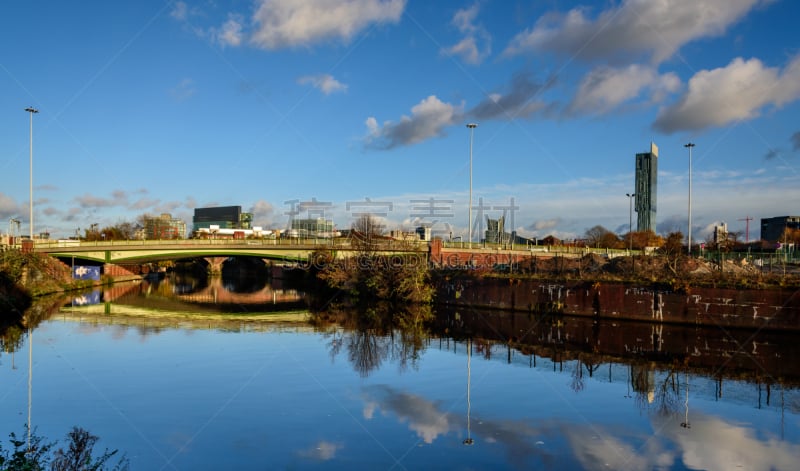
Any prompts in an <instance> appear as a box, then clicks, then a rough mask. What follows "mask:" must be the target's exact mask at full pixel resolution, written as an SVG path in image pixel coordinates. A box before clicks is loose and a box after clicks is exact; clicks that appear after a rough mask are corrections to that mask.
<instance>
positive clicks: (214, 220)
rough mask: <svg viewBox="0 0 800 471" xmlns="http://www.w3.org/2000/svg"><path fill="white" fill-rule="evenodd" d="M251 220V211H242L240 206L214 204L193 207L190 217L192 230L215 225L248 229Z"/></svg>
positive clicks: (221, 227)
mask: <svg viewBox="0 0 800 471" xmlns="http://www.w3.org/2000/svg"><path fill="white" fill-rule="evenodd" d="M252 221H253V215H252V214H251V213H243V212H242V207H241V206H216V207H213V208H195V209H194V217H193V218H192V225H193V226H194V227H193V228H192V232H197V231H198V230H200V229H209V228H210V227H211V226H217V227H219V228H220V229H250V223H251V222H252Z"/></svg>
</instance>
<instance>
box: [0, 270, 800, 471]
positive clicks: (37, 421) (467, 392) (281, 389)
mask: <svg viewBox="0 0 800 471" xmlns="http://www.w3.org/2000/svg"><path fill="white" fill-rule="evenodd" d="M208 288H209V286H203V287H200V288H197V287H195V288H192V289H189V290H187V289H184V288H181V287H180V286H179V285H171V284H170V283H169V282H167V281H164V282H162V283H160V284H157V285H149V284H147V283H142V284H138V285H126V286H125V287H124V288H122V287H121V286H117V287H115V288H114V289H115V290H117V291H116V292H115V293H111V292H107V293H104V294H96V295H94V298H92V296H91V295H88V296H86V297H84V298H81V299H78V300H74V301H71V302H68V303H65V304H64V305H63V307H61V308H60V309H58V311H57V312H56V313H54V314H53V315H51V316H50V317H49V318H47V319H46V320H44V321H42V322H41V323H39V324H38V326H37V327H35V329H32V330H31V331H30V332H23V336H22V338H21V339H20V340H19V343H18V345H15V346H14V348H12V350H13V349H16V351H14V352H10V351H6V352H2V353H0V423H2V424H3V425H4V427H2V428H3V429H4V430H3V431H2V433H3V434H4V435H7V434H8V433H9V432H17V433H18V434H20V433H23V431H24V425H25V424H26V423H27V421H28V418H29V416H28V413H29V410H30V420H31V422H32V424H33V426H35V427H36V430H37V432H38V433H39V434H40V435H43V436H45V437H48V438H51V439H56V438H60V437H63V435H64V434H65V433H66V432H67V431H68V430H69V428H70V427H72V426H73V425H79V426H82V427H84V428H87V429H88V430H90V431H91V432H92V433H94V434H96V435H98V436H100V437H101V441H100V443H99V447H100V448H101V449H102V448H104V447H108V448H111V449H113V448H117V449H119V450H120V451H122V452H124V453H126V454H127V456H128V458H129V459H130V463H131V468H132V469H136V470H139V469H142V470H159V469H180V470H188V469H590V470H593V469H632V470H638V469H719V470H732V469H745V470H771V469H786V470H789V469H797V463H798V458H799V457H800V415H799V414H798V412H800V393H798V389H797V387H796V386H794V385H796V380H797V378H796V377H795V378H792V377H790V376H791V370H790V371H789V372H788V373H787V372H786V371H783V372H781V373H780V375H777V374H774V373H771V372H770V371H768V370H767V369H766V367H763V364H768V362H766V361H762V360H761V357H759V356H757V352H756V353H751V352H750V349H752V348H753V347H752V345H756V348H758V346H759V345H761V348H762V350H763V349H765V348H766V349H767V350H769V352H770V353H769V355H771V356H772V355H774V354H775V353H776V352H777V354H778V355H781V354H782V355H784V356H787V355H788V356H790V355H791V351H790V353H786V352H785V351H784V350H781V349H780V347H775V344H776V342H778V343H780V342H782V341H785V342H792V341H794V342H795V343H796V337H795V338H794V340H792V339H793V338H792V337H791V336H786V337H780V336H779V337H778V340H776V338H775V337H770V338H769V341H765V342H764V343H762V344H759V343H758V341H756V343H753V340H754V339H756V337H753V336H752V335H751V333H746V334H745V335H746V338H748V337H749V338H748V340H749V343H747V344H746V345H747V347H746V348H747V350H748V351H747V352H746V357H747V358H749V359H750V362H749V363H747V364H746V365H745V366H743V367H741V368H739V369H737V370H736V371H737V375H738V377H737V376H736V375H733V374H727V373H726V376H724V377H723V376H722V375H721V374H720V372H721V371H723V370H725V371H728V370H727V369H726V368H728V367H729V366H730V365H719V366H718V367H713V366H704V367H703V368H699V367H692V366H691V365H692V362H691V361H688V363H687V361H685V360H681V361H676V360H675V357H674V356H669V357H668V358H667V357H664V355H661V356H660V357H659V356H658V355H655V356H653V355H643V354H641V352H639V353H637V355H638V356H637V357H636V358H631V357H628V358H624V355H616V356H615V355H612V354H610V353H608V352H606V351H605V350H604V348H605V347H606V346H605V345H604V344H601V345H599V346H598V345H597V343H598V342H599V339H600V338H601V337H602V336H597V338H594V339H591V338H589V337H590V336H587V338H586V339H582V338H579V339H577V340H576V339H575V337H580V336H579V335H577V334H575V332H576V331H574V330H570V329H569V328H568V325H571V323H573V324H574V323H580V322H585V321H582V320H575V321H571V320H569V319H567V320H559V321H552V320H548V321H547V323H545V322H538V321H537V329H536V332H537V334H536V335H537V338H538V339H540V340H542V342H544V343H545V344H547V345H543V344H539V345H537V344H536V343H535V342H532V343H531V344H530V345H523V344H520V343H519V342H516V343H514V342H512V343H509V342H500V341H496V340H492V339H489V338H488V337H489V334H486V333H485V332H484V333H482V334H481V336H480V337H473V338H468V337H467V336H464V335H462V334H461V332H464V331H465V330H464V328H463V324H464V322H466V320H465V319H467V318H470V319H473V320H474V319H475V318H476V314H475V313H472V314H473V315H472V316H467V315H466V314H465V313H454V312H450V313H444V314H442V313H440V316H442V317H440V318H444V319H445V320H444V321H442V322H440V324H443V325H444V326H448V325H449V329H448V332H449V333H434V332H428V333H421V332H419V331H416V332H412V333H407V332H406V333H404V332H401V331H399V330H391V329H389V330H388V331H387V330H385V329H376V328H362V329H353V328H351V327H344V326H342V325H340V324H337V323H325V324H322V325H317V326H316V327H314V326H312V325H311V324H309V323H308V322H307V319H308V317H309V313H308V312H307V311H303V310H300V311H298V310H297V306H298V301H302V295H300V294H298V293H295V292H292V291H287V290H275V289H272V288H270V287H269V286H266V287H263V288H259V289H251V290H246V291H248V292H245V293H238V294H237V293H232V290H231V289H230V288H231V286H226V285H225V284H224V283H223V284H221V285H219V284H218V285H216V286H213V283H212V286H211V288H212V289H210V290H209V289H208ZM204 290H205V291H204ZM112 298H113V300H111V301H109V299H112ZM98 300H99V301H105V302H100V303H96V304H83V303H86V302H88V303H92V302H94V301H98ZM82 304H83V305H82ZM232 306H238V308H237V309H231V307H232ZM229 310H235V311H237V312H236V313H222V314H221V313H220V311H229ZM287 310H288V311H287ZM491 315H492V314H491V313H490V314H480V315H477V317H478V320H477V321H475V322H477V324H475V325H474V326H473V327H474V328H472V329H471V330H470V329H467V330H469V331H472V332H483V331H488V332H491V331H496V332H497V333H498V335H499V337H500V338H503V335H504V334H503V333H502V327H493V324H492V321H491V319H490V317H491ZM481 319H482V321H481ZM526 325H527V324H526ZM459 326H461V330H459V328H458V327H459ZM362 327H363V326H362ZM440 327H441V325H440ZM612 328H613V329H617V330H614V332H616V331H619V329H624V328H625V326H624V325H622V326H620V325H614V326H613V327H607V328H606V327H604V329H612ZM643 328H644V329H645V330H646V331H647V332H651V331H653V330H654V329H653V328H651V326H644V327H643V326H642V325H641V324H637V325H636V326H635V327H631V329H632V330H633V329H643ZM578 331H579V332H582V330H580V329H579V330H578ZM454 332H460V333H459V334H455V333H454ZM697 332H698V331H694V330H693V331H691V332H690V333H689V334H686V333H685V332H683V331H679V332H678V333H675V334H673V335H672V337H675V336H684V335H685V336H687V337H692V336H694V337H697ZM704 335H705V334H704ZM570 336H571V337H572V340H570V338H569V337H570ZM454 337H455V338H454ZM612 337H613V336H612ZM672 337H670V336H668V335H667V333H666V332H660V333H659V336H658V337H645V336H638V337H637V338H638V340H636V339H633V340H630V341H627V340H623V341H622V342H623V343H626V342H627V343H626V348H627V349H628V350H629V351H632V350H636V349H637V348H638V349H639V350H647V348H645V349H642V348H641V346H642V345H649V346H650V347H649V348H650V349H651V350H652V351H656V350H658V349H660V348H661V347H659V346H658V344H659V343H660V342H662V343H663V342H664V339H665V338H666V339H667V341H669V339H670V338H672ZM602 338H605V337H602ZM723 338H725V337H724V334H723ZM781 338H782V339H784V340H780V339H781ZM732 339H734V338H733V337H729V340H730V341H731V342H733V341H734V340H732ZM697 340H698V339H697V338H694V341H697ZM576 341H577V344H581V343H584V344H586V345H592V347H591V348H585V349H579V348H575V347H574V345H577V344H576V343H575V342H576ZM700 341H701V342H702V339H700ZM31 342H32V343H31ZM636 342H639V347H636V348H632V346H634V344H635V343H636ZM736 342H738V344H743V342H739V341H738V340H737V341H736ZM606 343H608V342H606ZM628 343H630V344H631V345H627V344H628ZM764 344H766V345H767V346H766V347H765V346H764ZM554 345H556V346H558V345H561V347H559V348H555V347H553V346H554ZM571 345H572V347H571ZM770 345H772V347H770ZM608 348H609V350H614V349H615V348H617V347H615V346H613V345H612V346H608ZM676 348H679V347H676ZM770 348H772V349H773V350H774V351H773V350H770ZM776 349H777V350H776ZM7 350H9V349H8V348H7ZM685 350H686V351H689V352H691V349H689V347H688V346H687V347H686V348H685ZM738 350H741V348H739V349H738ZM549 351H552V352H554V353H553V354H548V353H547V352H549ZM29 354H30V358H29ZM29 359H30V361H31V363H30V364H29ZM793 360H794V359H793ZM737 361H738V360H737ZM739 363H741V362H739ZM687 364H688V365H689V366H686V365H687ZM759 365H762V366H759ZM31 366H32V370H30V368H31ZM31 371H32V375H30V376H29V373H30V372H31ZM29 378H30V379H31V381H30V383H29ZM29 386H30V390H29ZM29 393H30V402H29V399H28V398H29ZM29 406H30V409H29ZM4 443H6V444H7V442H4Z"/></svg>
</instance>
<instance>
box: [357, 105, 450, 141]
mask: <svg viewBox="0 0 800 471" xmlns="http://www.w3.org/2000/svg"><path fill="white" fill-rule="evenodd" d="M461 116H462V106H456V105H452V104H450V103H444V102H442V101H441V100H439V99H438V98H436V96H435V95H431V96H429V97H428V98H425V99H424V100H422V101H421V102H419V104H417V105H415V106H414V107H413V108H411V116H405V115H404V116H402V117H401V118H400V121H399V122H397V123H393V122H391V121H386V122H385V123H384V124H383V126H380V125H379V124H378V121H377V120H376V119H375V118H374V117H371V116H370V117H369V118H367V120H366V125H367V130H368V132H369V134H368V135H367V137H366V139H365V144H366V145H367V147H371V148H377V149H391V148H393V147H398V146H405V145H411V144H417V143H420V142H422V141H424V140H427V139H430V138H432V137H437V136H442V135H444V130H445V128H446V127H447V126H451V125H453V124H455V123H456V122H457V121H459V120H460V119H461Z"/></svg>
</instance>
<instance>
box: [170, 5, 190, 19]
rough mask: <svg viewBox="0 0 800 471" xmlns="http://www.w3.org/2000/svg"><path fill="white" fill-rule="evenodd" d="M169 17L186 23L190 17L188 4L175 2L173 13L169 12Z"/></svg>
mask: <svg viewBox="0 0 800 471" xmlns="http://www.w3.org/2000/svg"><path fill="white" fill-rule="evenodd" d="M169 16H171V17H173V18H175V19H176V20H178V21H186V19H187V18H188V17H189V7H188V6H187V5H186V2H175V3H174V4H173V8H172V11H170V12H169Z"/></svg>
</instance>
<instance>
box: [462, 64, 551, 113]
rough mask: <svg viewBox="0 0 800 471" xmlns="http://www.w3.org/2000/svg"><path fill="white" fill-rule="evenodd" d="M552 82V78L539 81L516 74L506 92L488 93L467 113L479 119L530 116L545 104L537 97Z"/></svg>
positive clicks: (526, 75)
mask: <svg viewBox="0 0 800 471" xmlns="http://www.w3.org/2000/svg"><path fill="white" fill-rule="evenodd" d="M553 83H554V81H553V80H548V81H546V82H544V83H539V82H535V81H533V79H531V77H530V76H529V75H528V74H517V75H515V76H514V78H513V79H512V80H511V84H510V85H509V87H508V91H507V93H505V94H500V93H492V94H490V95H488V96H487V97H486V99H484V100H483V101H482V102H480V103H478V104H477V105H476V106H475V107H474V108H472V109H471V110H470V112H469V114H470V116H474V117H475V118H476V119H479V120H484V119H495V118H498V119H514V118H527V117H530V116H531V115H533V114H534V113H536V112H538V111H540V110H542V109H543V108H545V107H546V106H547V105H546V104H545V103H544V102H542V101H541V100H540V99H539V98H538V97H539V95H540V93H541V92H543V91H544V90H546V89H548V88H549V87H550V86H552V85H553Z"/></svg>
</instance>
